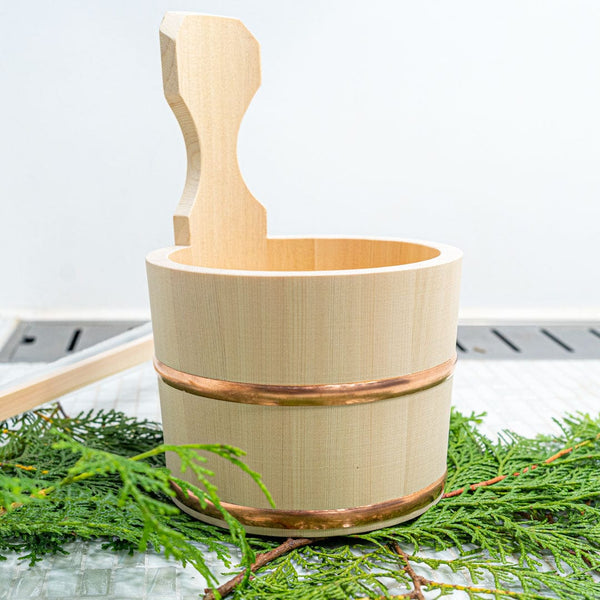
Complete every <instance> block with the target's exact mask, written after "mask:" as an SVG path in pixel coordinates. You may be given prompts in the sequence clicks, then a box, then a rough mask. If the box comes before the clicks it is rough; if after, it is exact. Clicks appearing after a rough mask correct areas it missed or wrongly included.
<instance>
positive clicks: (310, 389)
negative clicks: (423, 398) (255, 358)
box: [154, 355, 456, 406]
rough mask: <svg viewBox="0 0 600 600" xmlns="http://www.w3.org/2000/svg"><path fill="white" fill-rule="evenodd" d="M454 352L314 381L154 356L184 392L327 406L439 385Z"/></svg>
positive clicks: (267, 402) (250, 401) (449, 369)
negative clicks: (202, 372) (210, 370)
mask: <svg viewBox="0 0 600 600" xmlns="http://www.w3.org/2000/svg"><path fill="white" fill-rule="evenodd" d="M455 364H456V355H454V356H453V357H452V358H451V359H449V360H447V361H446V362H443V363H442V364H440V365H436V366H435V367H432V368H431V369H425V370H424V371H418V372H417V373H411V374H410V375H402V376H400V377H392V378H390V379H377V380H374V381H359V382H357V383H332V384H317V385H266V384H261V383H240V382H236V381H224V380H221V379H209V378H208V377H200V376H199V375H191V374H189V373H184V372H182V371H178V370H176V369H173V368H172V367H169V366H167V365H165V364H164V363H162V362H161V361H160V360H158V358H156V356H155V357H154V368H155V369H156V372H157V373H158V375H159V376H160V378H161V379H162V380H163V381H164V382H165V383H166V384H168V385H170V386H171V387H174V388H176V389H178V390H182V391H183V392H188V393H189V394H194V395H196V396H203V397H204V398H215V399H216V400H226V401H227V402H240V403H243V404H262V405H269V406H329V405H342V404H363V403H366V402H375V401H377V400H384V399H386V398H396V397H397V396H403V395H404V394H411V393H413V392H419V391H421V390H426V389H427V388H430V387H433V386H434V385H438V384H439V383H441V382H442V381H444V380H445V379H447V378H448V377H450V375H452V372H453V371H454V365H455Z"/></svg>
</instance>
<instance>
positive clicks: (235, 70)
mask: <svg viewBox="0 0 600 600" xmlns="http://www.w3.org/2000/svg"><path fill="white" fill-rule="evenodd" d="M160 40H161V56H162V67H163V84H164V90H165V96H166V98H167V101H168V102H169V105H170V106H171V108H172V109H173V112H174V113H175V116H176V117H177V120H178V121H179V125H180V126H181V130H182V132H183V137H184V140H185V145H186V149H187V157H188V169H187V179H186V183H185V188H184V191H183V195H182V197H181V200H180V202H179V206H178V207H177V210H176V212H175V216H174V228H175V243H176V244H177V245H181V246H192V254H193V264H200V265H203V266H211V267H221V268H244V261H245V260H246V258H245V257H247V256H248V255H250V256H251V257H253V256H256V254H257V253H262V252H264V246H265V245H266V211H265V209H264V207H263V206H262V205H261V204H259V203H258V202H257V201H256V199H255V198H254V197H253V196H252V194H251V193H250V192H249V190H248V188H247V187H246V185H245V183H244V180H243V178H242V176H241V173H240V171H239V167H238V162H237V136H238V130H239V127H240V123H241V120H242V117H243V116H244V113H245V112H246V109H247V108H248V105H249V104H250V101H251V100H252V97H253V96H254V94H255V93H256V90H257V89H258V87H259V85H260V50H259V45H258V42H257V41H256V39H255V38H254V37H253V36H252V34H251V33H250V32H249V31H248V30H247V29H246V27H245V26H244V25H243V23H241V21H238V20H237V19H228V18H224V17H213V16H206V15H193V14H186V13H177V12H168V13H166V15H165V17H164V19H163V22H162V24H161V27H160Z"/></svg>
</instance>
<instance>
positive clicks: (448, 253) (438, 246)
mask: <svg viewBox="0 0 600 600" xmlns="http://www.w3.org/2000/svg"><path fill="white" fill-rule="evenodd" d="M267 239H273V240H286V239H291V240H298V239H315V240H325V239H334V240H363V241H374V242H403V243H408V244H415V245H421V246H427V247H429V248H433V249H435V250H438V251H439V254H438V255H437V256H434V257H432V258H428V259H425V260H421V261H416V262H412V263H407V264H403V265H386V266H382V267H365V268H360V269H328V270H302V271H300V270H290V271H284V270H253V269H226V268H217V267H203V266H198V265H187V264H185V263H181V262H177V261H175V260H173V259H172V258H171V255H172V254H173V253H175V252H179V251H181V250H184V249H186V248H189V247H190V246H167V247H164V248H159V249H157V250H152V251H151V252H149V253H148V254H147V255H146V263H148V264H152V265H156V266H161V267H165V268H169V269H173V270H177V271H186V272H189V273H202V274H207V275H229V276H237V277H240V276H242V277H263V278H272V277H281V278H286V279H290V278H294V277H297V278H299V277H303V278H305V277H343V276H352V275H367V274H373V275H375V274H380V273H381V274H383V273H395V272H398V271H417V270H423V269H429V268H433V267H437V266H442V265H445V264H449V263H452V262H457V261H459V260H461V259H462V257H463V251H462V250H460V249H459V248H457V247H455V246H451V245H448V244H442V243H438V242H431V241H427V240H420V239H413V238H395V237H381V236H379V237H378V236H369V237H365V236H349V235H302V234H299V235H272V236H268V237H267Z"/></svg>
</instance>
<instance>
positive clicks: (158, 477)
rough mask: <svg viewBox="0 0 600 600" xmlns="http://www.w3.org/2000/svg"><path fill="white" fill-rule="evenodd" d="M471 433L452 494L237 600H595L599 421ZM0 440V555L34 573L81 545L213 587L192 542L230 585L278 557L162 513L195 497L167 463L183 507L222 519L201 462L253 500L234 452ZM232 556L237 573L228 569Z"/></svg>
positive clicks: (463, 426)
mask: <svg viewBox="0 0 600 600" xmlns="http://www.w3.org/2000/svg"><path fill="white" fill-rule="evenodd" d="M480 422H481V415H479V416H476V415H471V416H464V415H461V414H460V413H458V412H453V414H452V419H451V429H450V443H449V456H448V481H447V486H446V492H447V494H446V497H444V498H443V499H442V500H441V501H440V502H439V503H438V504H437V505H436V506H435V507H433V508H432V509H430V510H429V511H427V512H426V513H425V514H424V515H422V516H421V517H419V518H418V519H415V520H413V521H411V522H409V523H405V524H402V525H398V526H395V527H390V528H386V529H380V530H377V531H374V532H371V533H367V534H361V535H353V536H348V537H345V538H336V539H328V540H322V539H320V540H316V541H314V542H313V543H311V544H310V545H305V546H303V547H298V548H296V549H293V550H291V551H290V552H287V553H286V554H283V555H282V556H279V557H277V558H275V559H274V560H272V561H271V562H269V564H267V565H266V566H264V567H262V568H261V569H260V570H259V571H258V576H257V577H255V578H252V579H250V578H249V577H248V576H246V577H245V578H244V579H243V580H242V582H241V583H240V584H239V585H236V586H235V588H234V591H233V597H234V598H248V599H256V600H258V599H264V600H274V599H278V600H279V599H281V600H286V599H290V600H292V599H294V600H323V599H330V598H332V599H333V598H363V597H364V598H378V597H381V598H388V597H392V596H391V595H390V594H391V592H389V591H388V589H393V590H395V591H394V593H396V594H397V595H396V596H395V597H405V598H425V597H440V596H443V595H446V594H448V593H451V592H454V591H456V590H460V591H462V592H463V594H465V595H466V596H467V597H469V598H474V599H479V598H481V599H484V598H522V599H531V600H533V599H540V598H565V599H567V598H568V599H571V598H582V599H590V600H592V599H595V600H598V599H600V583H599V577H598V570H599V568H600V419H594V418H591V417H589V416H587V415H581V414H579V415H575V416H568V417H566V418H564V419H563V420H562V421H561V422H560V423H559V425H560V427H561V432H562V433H561V434H560V435H554V436H540V437H537V438H534V439H529V438H524V437H521V436H518V435H515V434H513V433H509V432H505V433H504V434H503V435H502V436H501V437H500V439H499V440H498V441H492V440H490V439H488V438H486V437H485V436H484V435H483V434H482V433H481V432H480V431H479V429H478V425H479V424H480ZM0 430H1V433H0V507H1V508H0V553H2V552H3V553H7V552H9V551H16V552H20V553H21V555H23V556H24V557H25V558H27V559H28V560H29V561H30V562H31V563H32V564H33V563H35V562H36V561H37V560H40V559H41V558H42V557H43V556H44V554H46V553H48V552H61V549H62V546H63V545H64V544H65V543H67V542H70V541H72V540H73V539H74V538H75V537H79V538H82V539H95V538H101V539H103V540H105V542H106V545H107V547H109V548H114V549H123V548H125V549H130V550H132V551H137V550H143V549H144V548H145V547H146V545H147V544H149V545H151V546H153V547H155V548H157V549H162V551H163V552H165V553H166V554H167V555H170V556H174V557H175V558H177V559H178V560H180V561H181V562H183V563H190V564H192V565H193V566H194V567H196V568H197V569H198V570H199V571H200V572H201V573H202V574H203V575H204V576H205V577H206V578H207V580H208V581H209V582H210V583H211V584H212V585H214V584H215V583H216V580H215V578H214V577H213V576H212V575H211V574H210V573H209V571H208V569H207V567H206V564H205V562H204V560H203V554H202V551H201V550H200V549H199V547H198V544H195V543H191V542H199V543H200V544H201V545H203V546H204V547H205V548H208V549H209V550H212V551H215V552H216V553H217V555H218V556H219V557H220V558H221V559H222V560H223V561H225V563H226V564H228V565H229V567H230V568H232V569H235V570H236V571H239V570H240V568H243V567H248V566H249V565H250V564H251V563H252V562H253V560H254V558H255V552H260V551H265V550H270V549H273V548H275V547H276V546H277V545H278V544H279V543H280V542H281V540H272V539H267V538H259V537H255V536H252V537H251V536H244V534H243V531H242V529H241V527H240V526H239V524H237V523H236V522H235V521H233V520H232V519H231V517H230V516H229V515H226V513H224V516H225V518H227V519H228V523H229V524H230V527H231V531H229V532H227V531H223V530H221V529H219V528H216V527H212V526H209V525H206V524H203V523H200V522H198V521H195V520H194V519H192V518H191V517H188V516H187V515H186V514H184V513H182V512H180V511H179V510H178V509H177V508H176V507H175V506H174V505H173V504H172V503H171V502H170V497H171V496H173V492H172V490H171V488H170V486H169V479H174V480H175V481H176V482H177V483H178V484H180V485H183V486H184V487H188V488H189V487H190V486H189V484H185V483H184V482H182V481H181V480H180V479H178V478H176V477H175V476H174V475H171V474H170V473H169V472H168V471H167V470H166V468H165V467H164V452H165V451H174V452H177V453H178V454H179V456H180V457H181V459H182V463H183V464H184V466H185V467H186V468H188V469H193V471H194V473H195V474H196V475H197V476H198V478H199V480H200V482H201V484H202V485H201V486H200V488H196V487H192V488H191V489H192V491H193V492H194V493H195V494H196V495H197V496H198V497H199V498H204V499H210V500H211V501H212V502H214V503H215V504H216V505H217V506H218V505H219V499H218V490H216V489H215V487H214V485H212V484H211V482H210V477H211V473H210V471H208V470H207V469H206V467H204V466H203V453H206V452H215V453H217V454H219V455H221V456H223V457H224V458H226V459H227V460H230V461H232V462H234V463H235V464H236V465H238V466H239V467H240V468H242V469H244V470H245V471H246V472H247V473H248V476H249V485H254V483H253V482H252V479H254V481H255V482H256V483H257V484H258V485H261V486H262V483H261V482H260V478H259V476H258V475H257V474H256V473H253V472H251V471H250V470H249V469H248V468H247V467H246V466H245V465H244V464H243V462H241V455H242V453H241V451H239V450H237V449H235V448H231V447H228V446H219V445H214V446H199V445H188V446H183V447H181V446H180V447H173V446H165V445H163V444H162V433H161V431H160V429H159V428H158V427H157V426H156V425H155V424H152V423H148V422H145V421H136V420H134V419H131V418H127V417H125V416H124V415H123V414H121V413H117V412H114V411H110V412H98V413H87V414H81V415H79V416H78V417H76V418H73V419H69V418H66V417H65V416H63V415H61V413H60V411H59V410H58V409H53V410H44V411H37V412H35V413H27V414H25V415H22V416H20V417H19V418H17V419H15V420H12V421H10V422H6V423H3V424H0ZM474 484H478V485H474ZM459 490H462V491H459ZM452 492H454V493H452ZM233 547H237V548H239V549H240V550H241V552H242V556H243V558H242V564H241V567H240V566H237V565H235V564H232V561H231V551H232V548H233ZM432 551H435V552H437V554H435V555H434V554H433V553H432ZM247 573H249V570H247ZM453 573H454V574H457V575H459V576H463V579H464V581H462V582H461V583H456V581H457V579H456V578H455V577H453V576H452V574H453ZM199 592H201V590H199Z"/></svg>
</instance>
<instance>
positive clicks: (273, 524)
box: [173, 473, 446, 538]
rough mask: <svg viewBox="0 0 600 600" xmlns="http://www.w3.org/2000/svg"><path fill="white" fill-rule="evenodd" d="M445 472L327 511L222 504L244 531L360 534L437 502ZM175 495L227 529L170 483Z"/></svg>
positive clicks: (277, 534) (180, 504) (202, 517)
mask: <svg viewBox="0 0 600 600" xmlns="http://www.w3.org/2000/svg"><path fill="white" fill-rule="evenodd" d="M445 481H446V474H445V473H444V475H443V476H442V477H441V478H440V479H438V480H437V481H435V482H434V483H432V484H431V485H430V486H428V487H426V488H423V489H422V490H419V491H417V492H414V493H412V494H409V495H408V496H403V497H402V498H396V499H395V500H388V501H386V502H380V503H377V504H371V505H369V506H361V507H357V508H341V509H331V510H278V509H270V508H251V507H247V506H240V505H237V504H229V503H226V502H223V503H222V505H223V507H224V508H225V509H226V510H227V511H228V512H229V513H230V514H231V515H232V516H234V517H235V518H236V519H237V520H238V521H239V522H240V523H241V524H242V525H243V527H244V529H245V530H246V532H247V533H250V534H253V535H266V536H275V537H309V538H321V537H333V536H339V535H351V534H354V533H364V532H366V531H373V530H374V529H382V528H384V527H391V526H392V525H398V524H399V523H403V522H404V521H409V520H410V519H414V518H415V517H418V516H419V515H421V514H423V513H424V512H425V511H426V510H428V509H429V508H431V507H432V506H434V505H435V504H437V503H438V502H439V501H440V500H441V498H442V495H443V493H444V484H445ZM173 487H174V489H175V491H176V493H177V498H173V502H174V503H175V504H176V505H177V506H178V507H179V508H180V509H181V510H183V511H184V512H186V513H188V514H189V515H191V516H192V517H194V518H196V519H198V520H200V521H204V522H205V523H209V524H210V525H216V526H218V527H224V528H227V524H226V522H225V521H224V520H223V519H222V518H221V513H220V512H219V511H218V510H217V509H216V508H215V507H214V505H212V504H209V505H208V506H207V507H206V508H205V509H203V508H202V507H201V506H200V503H199V501H198V499H197V498H196V497H195V496H194V495H193V494H191V493H190V492H188V494H187V495H186V494H185V493H184V492H183V491H182V490H181V489H180V488H178V486H175V485H173Z"/></svg>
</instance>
